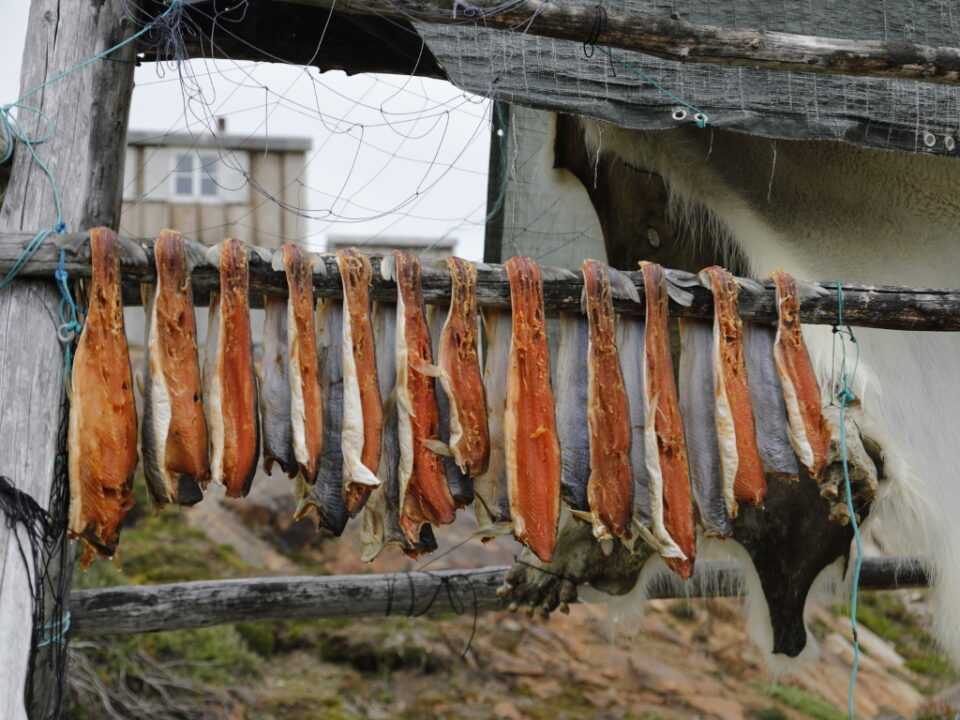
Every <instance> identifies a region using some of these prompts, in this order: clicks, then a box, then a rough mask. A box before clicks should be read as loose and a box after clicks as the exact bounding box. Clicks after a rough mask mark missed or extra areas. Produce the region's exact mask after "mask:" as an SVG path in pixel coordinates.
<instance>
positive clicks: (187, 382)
mask: <svg viewBox="0 0 960 720" xmlns="http://www.w3.org/2000/svg"><path fill="white" fill-rule="evenodd" d="M154 256H155V259H156V268H157V284H156V285H155V286H151V287H150V288H149V289H147V290H146V291H145V293H144V294H145V295H147V296H149V297H148V302H146V303H145V304H144V306H145V310H146V312H147V324H146V325H147V343H146V353H145V362H144V393H143V401H144V403H143V423H142V426H141V442H142V445H141V448H142V453H141V454H142V456H143V472H144V476H145V478H146V480H147V490H148V491H149V492H150V496H151V498H152V499H153V502H154V504H155V505H157V506H158V507H163V506H164V505H165V504H167V503H175V504H178V505H184V506H188V505H195V504H196V503H198V502H199V501H200V500H202V499H203V488H205V487H206V484H207V482H208V481H209V479H210V465H209V462H208V457H207V452H208V444H207V422H206V419H205V417H204V415H203V403H202V402H201V384H202V383H201V380H200V364H199V360H198V357H197V321H196V317H195V315H194V309H193V291H192V290H191V287H190V269H189V266H188V261H187V255H186V251H185V249H184V244H183V236H182V235H180V233H178V232H175V231H173V230H164V231H162V232H161V233H160V236H159V237H158V238H157V240H156V243H155V244H154ZM146 287H147V286H145V288H146Z"/></svg>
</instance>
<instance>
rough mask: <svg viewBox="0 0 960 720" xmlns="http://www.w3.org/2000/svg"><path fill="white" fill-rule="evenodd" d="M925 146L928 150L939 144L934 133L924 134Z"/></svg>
mask: <svg viewBox="0 0 960 720" xmlns="http://www.w3.org/2000/svg"><path fill="white" fill-rule="evenodd" d="M923 144H924V145H926V146H927V147H928V148H932V147H933V146H934V145H936V144H937V136H936V135H934V134H933V133H932V132H925V133H924V134H923Z"/></svg>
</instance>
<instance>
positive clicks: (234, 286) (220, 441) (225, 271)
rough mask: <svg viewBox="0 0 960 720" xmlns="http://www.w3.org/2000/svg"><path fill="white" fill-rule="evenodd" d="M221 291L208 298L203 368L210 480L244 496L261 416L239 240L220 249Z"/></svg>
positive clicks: (253, 463) (243, 254) (244, 257)
mask: <svg viewBox="0 0 960 720" xmlns="http://www.w3.org/2000/svg"><path fill="white" fill-rule="evenodd" d="M219 264H220V292H219V293H212V294H211V296H210V322H209V325H208V328H207V345H206V350H207V358H206V362H205V367H204V384H205V395H204V401H205V405H206V412H207V430H208V432H209V433H210V476H211V478H212V479H213V480H215V481H216V482H220V483H222V484H223V485H225V486H226V488H227V495H228V496H230V497H243V496H245V495H246V494H247V493H248V492H250V484H251V483H252V482H253V476H254V474H255V473H256V470H257V461H258V459H259V457H260V427H259V426H260V418H259V415H258V414H257V386H256V381H255V380H254V375H253V342H252V340H251V337H250V308H249V300H248V289H249V278H248V274H247V251H246V248H244V246H243V243H242V242H240V241H239V240H235V239H230V240H224V241H223V242H222V243H221V245H220V248H219Z"/></svg>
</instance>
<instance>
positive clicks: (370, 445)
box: [337, 248, 383, 517]
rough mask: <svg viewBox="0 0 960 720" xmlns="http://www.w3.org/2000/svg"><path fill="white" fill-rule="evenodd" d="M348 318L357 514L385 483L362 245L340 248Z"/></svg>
mask: <svg viewBox="0 0 960 720" xmlns="http://www.w3.org/2000/svg"><path fill="white" fill-rule="evenodd" d="M337 266H338V267H339V268H340V277H341V278H342V283H343V299H344V309H345V311H346V322H344V323H343V406H344V414H343V433H342V437H341V443H342V452H343V465H344V476H343V494H344V503H345V504H346V507H347V512H348V513H349V514H350V517H355V516H356V515H357V513H358V512H360V509H361V508H362V507H363V505H364V503H366V502H367V498H368V497H369V496H370V492H371V491H372V490H373V489H374V488H375V487H377V486H378V485H379V484H380V481H379V480H378V479H377V476H376V475H375V474H374V473H376V471H377V466H378V465H379V464H380V443H381V434H382V432H383V405H382V402H381V399H380V386H379V384H378V383H377V357H376V347H375V343H374V338H373V326H372V325H371V323H370V279H371V277H372V275H373V269H372V268H371V267H370V260H368V259H367V256H366V255H364V254H363V253H360V252H358V251H357V250H356V249H353V248H351V249H349V250H338V251H337Z"/></svg>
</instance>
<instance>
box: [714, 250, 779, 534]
mask: <svg viewBox="0 0 960 720" xmlns="http://www.w3.org/2000/svg"><path fill="white" fill-rule="evenodd" d="M704 275H706V276H707V278H708V279H709V280H710V289H711V291H712V292H713V307H714V312H713V377H714V382H715V385H716V389H715V393H714V398H715V408H716V410H715V412H716V424H717V440H718V444H719V447H720V468H721V471H722V473H723V480H724V486H725V487H726V488H731V489H732V491H733V492H732V493H729V492H725V493H724V495H725V496H726V497H727V512H729V513H730V516H731V517H736V516H737V504H736V500H740V501H742V502H745V503H746V504H747V505H751V506H754V507H755V506H757V505H760V504H761V503H763V501H764V499H765V498H766V497H767V481H766V478H765V477H764V473H763V463H762V462H761V461H760V454H759V452H758V451H757V431H756V426H755V425H754V418H753V406H752V404H751V402H750V386H749V384H748V379H747V365H746V361H745V359H744V355H743V321H742V320H741V319H740V313H739V311H738V310H737V304H738V299H739V298H738V293H739V286H738V285H737V281H736V280H735V279H734V277H733V275H731V274H730V273H729V272H727V271H726V270H724V269H723V268H722V267H719V266H717V265H713V266H711V267H708V268H706V269H705V270H703V271H702V272H701V277H703V276H704ZM731 495H732V497H731Z"/></svg>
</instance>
